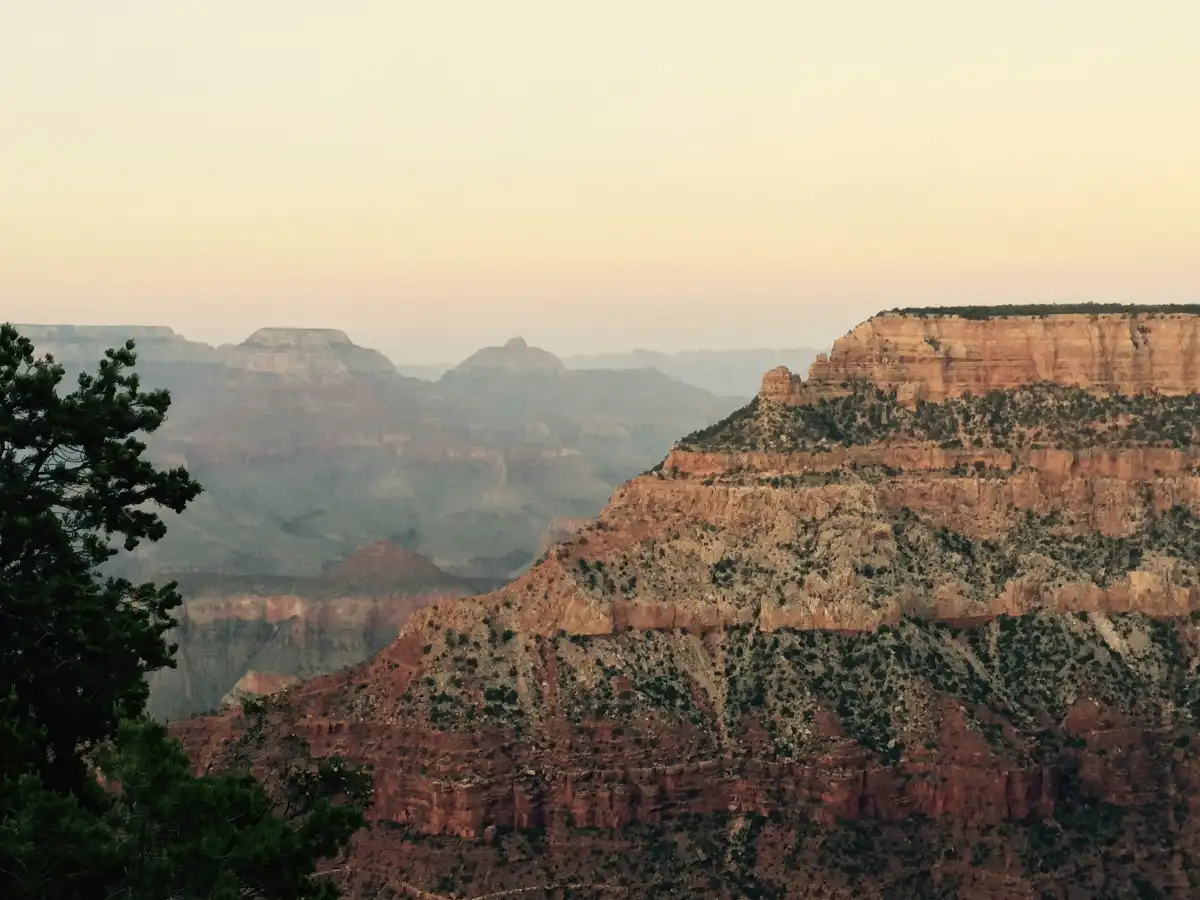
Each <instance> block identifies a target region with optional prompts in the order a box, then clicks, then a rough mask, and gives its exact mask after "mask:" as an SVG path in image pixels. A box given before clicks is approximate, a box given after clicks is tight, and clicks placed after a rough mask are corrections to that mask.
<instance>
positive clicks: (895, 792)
mask: <svg viewBox="0 0 1200 900" xmlns="http://www.w3.org/2000/svg"><path fill="white" fill-rule="evenodd" d="M883 318H887V317H883ZM1164 318H1166V319H1168V320H1171V321H1174V320H1175V319H1180V321H1179V323H1178V325H1177V326H1172V327H1173V328H1177V330H1178V333H1179V334H1184V333H1189V329H1190V328H1191V324H1190V323H1189V322H1187V321H1184V320H1183V319H1182V318H1181V317H1178V316H1176V317H1171V316H1166V317H1164ZM873 321H874V320H873ZM1081 321H1082V325H1081V324H1079V323H1075V320H1074V319H1072V321H1071V322H1067V323H1055V322H1052V321H1049V320H1047V321H1046V322H1043V323H1042V325H1041V326H1038V327H1043V328H1044V329H1045V332H1044V333H1046V334H1053V335H1056V336H1057V338H1056V339H1059V340H1060V342H1061V343H1060V345H1059V346H1060V348H1061V347H1065V346H1067V345H1068V344H1070V343H1071V342H1072V341H1076V338H1075V337H1071V336H1072V335H1077V334H1078V333H1079V328H1081V327H1082V328H1085V329H1086V328H1087V327H1090V326H1089V325H1088V322H1089V321H1090V320H1087V319H1086V317H1084V318H1083V319H1082V320H1081ZM1130 321H1132V322H1133V323H1134V324H1133V326H1132V327H1134V329H1135V330H1136V327H1137V322H1138V320H1137V319H1130ZM1072 323H1074V324H1072ZM901 324H903V323H901ZM1026 324H1028V323H1026ZM1126 326H1127V328H1126V330H1127V331H1128V327H1129V323H1128V322H1127V323H1126ZM880 327H883V326H880ZM888 327H889V328H891V327H892V326H891V325H888ZM897 327H899V326H897ZM908 327H910V326H908V325H904V328H908ZM913 327H915V326H913ZM920 327H921V328H925V327H926V326H924V325H921V326H920ZM1014 327H1015V326H1014ZM1031 327H1032V326H1031ZM889 333H890V332H889ZM914 333H917V334H925V332H924V331H920V332H914ZM878 340H880V341H882V340H884V339H883V338H882V337H880V338H878ZM1076 343H1077V341H1076ZM1022 346H1025V347H1026V348H1027V350H1026V355H1024V356H1023V355H1022V352H1020V351H1019V350H1011V351H1004V352H1001V351H1000V350H989V351H987V352H988V353H991V354H992V355H991V356H990V357H989V358H990V359H999V358H1000V357H1001V356H1003V355H1005V354H1007V356H1008V358H1010V359H1011V363H1010V365H1011V367H1012V370H1013V371H1026V372H1033V373H1034V377H1032V378H1031V381H1032V382H1035V384H1034V385H1027V384H1019V385H1017V386H1016V387H1014V388H1012V389H1009V390H1006V391H1003V392H1001V393H997V394H995V395H993V396H990V397H983V396H980V395H979V393H977V391H978V387H977V385H978V384H979V379H981V378H985V379H986V378H992V376H990V375H986V373H983V370H982V369H977V368H976V367H974V365H973V364H971V363H970V361H969V360H967V361H966V362H965V363H964V366H965V373H964V374H962V375H961V376H960V375H959V374H958V373H957V371H956V366H957V365H958V364H957V362H956V360H958V359H959V357H955V356H952V357H950V360H951V363H949V364H947V365H946V372H947V374H946V376H945V377H944V378H942V380H941V381H935V380H934V379H933V378H932V376H931V375H929V374H928V372H927V371H926V369H925V368H924V363H923V362H922V361H921V360H920V359H917V358H915V357H914V358H913V361H912V362H911V369H905V368H899V369H896V368H894V367H893V363H892V362H890V360H891V357H890V356H887V357H886V358H887V359H888V360H889V362H887V363H884V362H882V361H881V362H878V363H870V364H869V365H868V363H866V362H864V363H863V364H862V366H863V369H862V371H864V372H873V373H876V374H875V375H871V376H867V375H859V374H855V375H853V377H848V378H847V379H846V381H847V384H846V386H843V385H842V383H841V381H836V382H834V381H828V382H822V383H825V384H827V385H829V386H830V387H829V391H828V392H827V393H825V394H822V399H823V400H824V402H820V401H818V402H815V403H809V404H795V403H792V402H790V400H789V397H786V396H783V395H782V394H778V393H776V394H772V393H771V392H767V393H766V394H764V395H761V396H760V397H759V398H758V400H757V401H755V402H754V403H752V404H751V405H750V406H748V407H747V408H746V409H744V410H741V411H739V412H738V413H736V414H734V415H733V416H730V417H729V418H728V419H727V420H725V421H724V422H722V423H719V424H718V425H716V426H713V427H712V428H708V429H705V430H703V431H702V432H697V433H696V434H693V435H691V436H689V437H688V438H686V439H684V440H682V441H681V442H680V443H679V445H678V446H677V448H676V449H675V450H674V451H673V452H672V453H671V454H670V455H669V456H668V458H667V459H666V460H664V462H663V464H662V465H661V466H660V467H658V468H657V469H656V470H654V471H651V472H649V473H647V474H645V475H643V476H641V477H639V478H636V479H634V480H633V481H631V482H629V483H627V484H626V485H624V486H623V487H622V488H621V489H619V490H618V491H617V492H616V493H615V494H614V496H613V497H612V499H611V501H610V503H609V505H608V506H607V507H606V509H605V510H604V511H603V512H602V513H601V515H600V517H599V518H598V519H597V520H596V521H595V522H594V523H593V524H592V525H590V526H588V527H585V528H582V529H580V530H578V531H577V532H576V533H574V534H572V535H570V536H569V537H567V538H566V539H565V540H564V541H562V542H561V543H559V544H558V545H557V546H555V547H552V548H550V549H549V551H548V553H547V554H546V556H545V558H544V559H543V560H542V561H541V562H540V563H539V564H538V565H536V566H535V567H534V568H533V569H532V570H531V571H529V572H528V573H526V574H524V575H523V576H522V577H520V578H519V579H517V580H516V581H515V582H513V583H512V584H510V585H509V586H507V587H506V588H504V589H502V590H500V591H497V592H493V593H491V594H487V595H484V596H480V597H475V598H469V599H463V600H458V601H454V602H449V603H446V604H443V605H440V606H438V607H436V608H427V609H424V610H422V611H419V612H417V613H416V614H414V615H413V617H412V619H411V620H410V621H409V622H408V624H407V625H406V626H405V627H404V629H403V630H402V632H401V633H400V635H399V637H398V638H397V639H396V640H395V641H393V642H392V643H390V644H389V645H388V646H387V647H386V648H384V649H383V650H382V651H381V652H380V653H379V654H378V655H377V656H375V658H374V659H372V660H371V661H370V662H369V663H366V664H364V665H361V666H359V667H357V668H355V669H352V670H349V671H346V672H342V673H338V674H335V675H330V676H326V677H324V678H321V679H317V680H315V681H311V682H307V683H304V684H299V685H296V686H294V687H291V688H289V689H287V690H285V691H283V692H282V693H281V694H279V695H278V700H279V702H278V704H277V705H276V706H275V707H274V713H273V716H274V719H273V722H274V724H273V726H272V727H273V728H275V729H278V732H279V733H280V734H291V733H297V734H301V735H303V736H304V737H305V738H306V739H307V740H308V741H309V742H310V744H311V745H312V747H313V748H314V749H315V750H316V751H317V752H328V753H340V754H343V755H345V756H347V757H348V758H350V759H353V760H356V761H359V762H364V763H369V764H371V765H372V766H373V767H374V773H375V784H376V800H375V804H374V807H373V810H372V815H373V816H374V817H375V818H376V819H377V820H378V821H379V823H380V825H379V827H377V828H376V829H374V830H373V831H372V832H371V833H370V834H369V835H364V836H363V837H362V838H361V840H360V841H359V843H358V844H357V846H356V849H355V852H354V856H353V858H352V860H351V863H350V865H349V867H348V868H347V870H346V871H347V873H348V874H347V875H346V881H347V884H348V886H349V887H350V888H351V889H352V890H353V891H355V892H356V893H357V895H359V896H364V897H367V896H375V894H376V892H377V891H379V890H381V889H382V888H383V887H389V888H391V889H392V890H394V891H397V892H401V893H403V892H408V894H409V895H411V896H431V895H432V896H451V895H455V896H480V897H481V896H488V895H490V893H491V892H495V891H502V890H523V891H532V892H533V893H534V895H535V896H538V895H540V896H563V895H564V893H565V891H566V889H569V890H570V891H572V892H573V893H574V894H580V893H584V892H586V893H588V894H589V895H593V896H610V895H611V896H616V895H617V893H620V892H622V891H624V892H626V895H630V896H647V895H651V894H656V895H658V896H676V897H696V896H712V897H731V898H732V897H745V896H772V897H789V898H790V897H797V898H798V897H809V898H833V897H839V898H841V897H845V898H850V897H879V898H883V897H889V898H890V897H905V898H907V897H913V898H918V897H920V898H925V897H939V896H945V897H964V898H996V897H1014V898H1015V897H1054V898H1061V900H1067V898H1072V900H1073V898H1076V897H1079V898H1082V897H1104V896H1112V897H1117V896H1125V895H1127V893H1128V891H1129V890H1130V886H1131V885H1132V886H1134V888H1135V889H1136V891H1138V892H1139V893H1140V895H1142V896H1172V897H1189V896H1195V895H1196V893H1197V892H1198V891H1200V865H1198V864H1200V818H1198V817H1197V816H1196V815H1195V814H1194V809H1195V808H1196V807H1197V804H1200V756H1198V755H1197V754H1196V753H1195V746H1196V745H1195V742H1196V741H1197V740H1198V739H1200V730H1198V728H1197V724H1198V722H1200V567H1198V564H1197V561H1198V560H1200V482H1198V481H1197V478H1200V416H1198V415H1197V410H1198V407H1200V395H1198V394H1196V393H1195V392H1192V391H1190V389H1186V388H1187V384H1186V383H1185V382H1182V381H1181V382H1180V384H1181V385H1182V386H1181V387H1180V389H1179V390H1177V391H1176V390H1169V389H1168V387H1167V386H1168V385H1169V384H1170V383H1171V382H1170V378H1169V377H1168V376H1166V375H1161V376H1160V375H1157V374H1154V373H1155V372H1158V371H1159V370H1158V369H1157V368H1155V367H1153V366H1152V367H1151V368H1150V369H1149V370H1147V371H1148V372H1149V374H1146V375H1144V376H1137V377H1138V378H1144V379H1150V381H1144V380H1143V381H1140V382H1139V381H1136V380H1124V381H1120V385H1119V386H1117V385H1116V382H1115V381H1114V379H1116V377H1117V376H1115V375H1111V374H1104V372H1103V371H1102V370H1101V369H1100V368H1096V366H1092V368H1090V369H1089V368H1088V365H1091V364H1088V365H1084V364H1082V363H1080V364H1078V365H1077V364H1076V363H1070V364H1069V365H1068V364H1066V363H1063V364H1062V365H1061V366H1059V367H1058V368H1057V369H1055V370H1054V371H1059V372H1069V373H1072V374H1069V375H1068V374H1062V375H1061V376H1056V377H1058V381H1057V382H1055V379H1054V378H1051V379H1047V378H1045V377H1043V376H1042V371H1043V370H1042V369H1041V368H1039V367H1040V366H1042V365H1043V363H1044V360H1043V358H1042V357H1041V356H1040V355H1039V354H1041V352H1042V351H1041V350H1038V349H1036V348H1034V347H1033V344H1032V343H1028V344H1026V345H1022ZM1181 347H1182V345H1181ZM889 352H890V351H889ZM1180 352H1184V351H1183V350H1182V349H1181V351H1180ZM1188 352H1191V351H1188ZM1030 354H1033V355H1034V358H1027V357H1028V356H1029V355H1030ZM849 358H850V355H849V353H848V351H843V352H841V354H840V355H839V352H837V351H836V350H835V353H834V354H833V355H832V356H831V357H830V360H831V361H832V360H834V359H841V360H843V361H845V360H848V359H849ZM859 358H861V359H863V360H872V359H876V360H883V359H884V358H885V354H884V351H883V350H881V349H879V348H877V347H873V346H866V347H865V349H863V350H862V352H861V353H860V357H859ZM904 358H906V359H907V358H908V357H904ZM1109 358H1115V357H1111V356H1110V357H1109ZM1195 363H1196V360H1195V359H1193V360H1191V361H1182V360H1181V361H1178V362H1177V363H1172V364H1171V365H1172V366H1174V369H1173V371H1177V372H1178V373H1183V372H1191V371H1192V368H1191V367H1192V366H1193V365H1194V364H1195ZM817 365H818V366H827V367H828V366H830V365H832V362H827V363H818V364H817ZM839 365H844V366H849V363H848V362H843V363H839ZM876 365H878V366H885V365H886V366H889V367H893V368H887V369H883V368H871V367H872V366H876ZM1156 365H1157V363H1156ZM814 368H816V367H814ZM822 371H827V370H822ZM847 371H849V369H847ZM1113 371H1115V370H1113ZM1122 371H1124V370H1122ZM1077 372H1084V373H1086V372H1093V374H1095V377H1096V378H1099V377H1100V376H1101V375H1103V377H1104V378H1106V379H1108V380H1107V381H1106V382H1105V383H1103V384H1101V383H1100V382H1099V381H1096V380H1093V381H1091V382H1082V383H1081V381H1080V379H1081V378H1082V376H1079V377H1077V376H1076V374H1074V373H1077ZM981 373H983V374H981ZM876 375H877V376H878V378H879V381H878V382H873V381H868V382H866V383H865V386H864V383H863V379H865V378H867V377H876ZM772 377H773V378H774V379H775V381H776V382H777V383H780V384H782V382H783V380H784V379H782V378H781V377H780V375H779V374H778V373H777V374H776V375H775V376H772ZM822 377H825V376H822ZM839 377H841V376H830V378H839ZM996 377H997V378H998V377H999V376H996ZM1012 377H1013V378H1015V377H1016V376H1015V375H1014V376H1012ZM1089 377H1091V376H1089ZM1171 377H1174V376H1171ZM1179 377H1180V378H1183V377H1184V376H1183V375H1182V374H1180V376H1179ZM1189 377H1190V376H1189ZM1120 378H1122V379H1126V378H1127V376H1126V375H1121V376H1120ZM1133 378H1134V376H1132V375H1130V376H1128V379H1133ZM1047 380H1050V381H1051V382H1055V383H1051V384H1049V385H1047V384H1037V383H1041V382H1045V381H1047ZM788 381H789V383H790V379H788ZM814 383H816V380H815V379H814V380H811V381H810V384H809V386H803V387H802V389H803V390H808V389H810V386H811V384H814ZM988 384H991V385H992V386H993V387H999V385H998V383H997V384H992V382H988ZM1137 384H1151V385H1152V386H1153V387H1155V388H1156V389H1157V391H1158V393H1157V395H1154V396H1142V397H1137V396H1133V395H1130V394H1126V393H1123V390H1124V389H1126V388H1127V389H1129V390H1132V389H1133V387H1134V386H1136V385H1137ZM904 385H916V386H917V387H915V388H913V389H912V390H911V391H907V393H908V394H910V395H911V396H925V395H924V394H921V393H920V392H921V391H925V390H927V389H928V390H936V391H942V392H944V394H943V395H942V399H940V400H937V401H934V402H931V403H929V404H925V405H922V406H920V407H915V406H912V405H910V404H908V403H907V402H906V399H911V396H910V397H908V398H906V397H905V396H903V395H904V394H905V393H906V389H903V388H904ZM930 385H933V387H930ZM967 385H974V386H970V387H968V386H967ZM894 389H895V394H893V393H892V391H893V390H894ZM967 390H970V391H971V393H972V394H974V395H975V396H974V397H972V398H967V397H965V396H963V394H965V392H966V391H967ZM934 396H937V395H934ZM791 399H794V398H791ZM780 400H788V401H789V402H779V401H780ZM239 727H240V726H239V720H238V716H237V714H236V713H233V712H230V713H227V714H225V715H224V716H222V717H217V718H210V719H202V720H193V721H190V722H187V723H183V724H182V725H181V726H180V727H179V733H180V735H181V737H182V738H183V739H184V741H185V744H186V745H187V747H188V748H189V750H190V752H191V753H192V754H193V756H194V758H195V760H196V762H197V764H198V765H207V764H208V763H210V762H213V761H217V762H218V764H219V760H220V758H221V754H222V741H223V739H224V738H225V737H227V736H228V735H231V734H234V733H236V732H237V730H238V728H239ZM279 746H281V747H282V746H283V745H282V744H280V745H279ZM264 752H265V753H266V754H267V755H268V756H269V755H270V754H271V753H274V752H282V751H281V750H275V749H272V748H271V747H270V746H269V747H267V748H266V749H265V751H264ZM418 891H424V892H427V893H425V894H419V893H415V892H418ZM606 892H607V893H606Z"/></svg>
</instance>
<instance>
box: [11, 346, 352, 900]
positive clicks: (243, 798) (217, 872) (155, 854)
mask: <svg viewBox="0 0 1200 900" xmlns="http://www.w3.org/2000/svg"><path fill="white" fill-rule="evenodd" d="M135 362H136V357H135V354H134V344H133V342H132V341H129V342H127V343H126V344H125V346H124V347H122V348H119V349H115V350H109V351H108V352H107V353H106V355H105V358H104V359H103V360H101V361H100V365H99V369H98V371H97V373H96V374H95V375H86V374H84V375H80V376H79V380H78V383H77V385H76V386H75V388H74V390H72V391H69V392H68V391H65V390H63V388H62V380H63V376H64V369H63V367H62V366H60V365H57V364H56V363H55V362H54V360H53V359H52V358H51V357H50V356H45V357H37V356H35V355H34V348H33V346H32V344H31V343H30V341H29V340H28V339H26V338H23V337H21V336H20V335H19V334H18V333H17V331H16V330H15V329H14V328H13V327H12V326H10V325H3V326H0V675H2V678H0V896H3V897H4V898H5V900H23V898H29V900H34V898H36V900H57V898H62V900H66V898H105V900H118V898H120V900H157V898H162V900H167V898H171V900H177V898H178V900H182V898H213V900H234V898H246V897H256V898H278V900H285V898H320V900H324V898H331V897H335V896H336V890H335V889H334V886H333V885H332V884H331V883H330V882H328V881H325V880H321V879H318V878H314V877H313V876H314V873H315V872H316V864H317V862H318V861H319V860H320V859H322V858H325V857H331V856H335V855H337V854H338V853H339V852H340V851H341V850H342V849H343V848H344V847H345V846H346V844H347V842H348V841H349V839H350V836H351V835H352V834H353V833H354V831H356V830H357V829H358V828H360V827H361V826H362V824H363V821H364V820H363V813H362V808H363V806H364V805H365V803H366V802H367V801H368V799H369V790H370V788H369V779H367V777H366V776H365V775H364V774H363V773H361V772H358V771H356V770H354V769H352V768H349V767H347V766H345V765H344V764H343V763H341V761H340V760H336V759H331V760H321V761H313V760H310V759H306V758H301V760H300V761H299V763H297V764H293V766H292V767H291V768H289V769H288V770H287V771H286V772H285V773H284V774H283V776H282V777H281V778H280V779H278V781H277V782H276V783H274V784H269V785H264V784H263V783H260V782H259V781H257V780H256V779H255V778H254V777H253V776H252V775H251V774H249V771H248V769H247V768H243V769H241V770H234V771H229V772H225V773H223V774H217V775H212V776H209V777H195V776H193V775H192V774H191V773H190V772H189V764H188V760H187V757H186V756H185V755H184V753H183V750H182V748H180V746H179V745H178V743H176V742H175V741H173V740H172V739H171V738H170V737H169V735H168V733H167V731H166V729H165V728H164V727H163V726H161V725H159V724H157V723H155V722H152V721H150V720H149V719H148V718H146V717H145V715H144V707H145V703H146V698H147V693H148V689H147V686H146V675H147V674H149V673H150V672H153V671H155V670H157V669H161V668H163V667H166V666H172V665H173V664H174V663H173V661H172V655H173V653H174V650H175V648H174V646H171V645H169V644H167V642H166V640H165V634H166V632H167V631H168V630H169V629H170V628H171V627H172V626H173V624H174V621H173V618H172V610H174V609H175V608H177V607H178V606H179V605H180V603H181V597H180V596H179V594H178V592H177V591H176V585H175V584H174V583H170V584H166V585H155V584H152V583H147V584H136V585H135V584H132V583H131V582H129V581H127V580H125V579H121V578H113V577H106V576H104V575H103V574H102V567H103V565H104V564H105V563H106V562H108V560H110V559H111V558H112V557H113V556H114V555H115V554H117V553H118V552H120V550H121V549H124V550H126V551H130V550H134V549H135V548H136V547H137V546H138V545H139V544H140V543H141V542H142V541H157V540H159V539H161V538H162V537H163V536H164V534H165V533H166V525H165V523H164V522H163V520H162V518H161V517H160V516H159V514H158V512H157V509H156V508H162V509H167V510H171V511H173V512H176V513H179V512H182V511H183V510H184V508H185V507H186V506H187V505H188V504H189V503H190V502H191V501H192V500H194V499H195V498H196V496H198V495H199V493H200V491H201V488H200V485H199V484H197V483H196V482H195V481H194V480H192V478H191V477H190V476H189V475H188V473H187V472H186V471H185V470H184V469H182V468H177V469H172V470H169V471H162V470H159V469H157V468H156V467H155V466H154V465H153V463H152V462H151V461H150V460H148V459H146V458H145V456H144V452H145V450H146V445H145V444H144V443H143V442H142V441H141V440H140V435H143V434H150V433H152V432H154V431H155V430H156V429H158V428H159V426H161V425H162V423H163V421H164V419H165V417H166V413H167V410H168V408H169V406H170V396H169V395H168V393H167V392H166V391H153V392H149V393H147V392H143V391H141V390H140V385H139V382H138V377H137V375H135V374H133V372H132V371H131V369H132V368H133V366H134V364H135Z"/></svg>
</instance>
